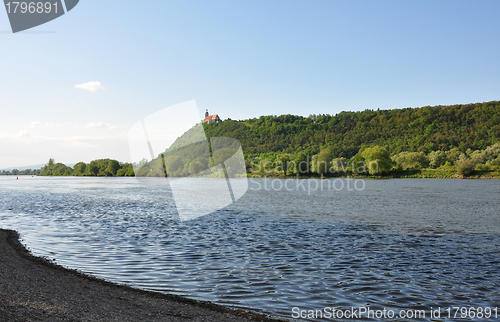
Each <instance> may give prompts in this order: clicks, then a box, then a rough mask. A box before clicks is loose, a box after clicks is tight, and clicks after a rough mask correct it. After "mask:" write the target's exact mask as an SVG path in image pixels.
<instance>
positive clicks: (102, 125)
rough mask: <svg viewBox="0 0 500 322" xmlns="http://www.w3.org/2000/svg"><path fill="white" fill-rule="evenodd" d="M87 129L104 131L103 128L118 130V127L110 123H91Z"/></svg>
mask: <svg viewBox="0 0 500 322" xmlns="http://www.w3.org/2000/svg"><path fill="white" fill-rule="evenodd" d="M85 128H86V129H103V128H109V129H111V130H113V129H116V126H114V125H111V124H109V123H104V122H97V123H94V122H92V123H90V124H87V125H86V126H85Z"/></svg>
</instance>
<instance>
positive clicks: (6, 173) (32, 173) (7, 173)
mask: <svg viewBox="0 0 500 322" xmlns="http://www.w3.org/2000/svg"><path fill="white" fill-rule="evenodd" d="M40 173H42V169H35V170H32V169H26V170H17V169H13V170H11V171H6V170H2V171H1V172H0V175H1V176H23V175H24V176H26V175H30V176H37V175H40Z"/></svg>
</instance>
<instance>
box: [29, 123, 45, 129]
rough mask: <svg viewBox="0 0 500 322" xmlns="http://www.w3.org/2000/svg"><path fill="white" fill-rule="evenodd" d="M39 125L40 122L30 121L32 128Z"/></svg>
mask: <svg viewBox="0 0 500 322" xmlns="http://www.w3.org/2000/svg"><path fill="white" fill-rule="evenodd" d="M41 125H42V123H41V122H31V125H30V128H32V129H34V128H35V127H39V126H41Z"/></svg>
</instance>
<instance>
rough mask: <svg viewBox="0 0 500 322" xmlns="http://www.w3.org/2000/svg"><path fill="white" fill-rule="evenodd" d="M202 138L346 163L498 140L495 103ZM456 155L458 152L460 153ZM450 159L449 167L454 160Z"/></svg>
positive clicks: (301, 122)
mask: <svg viewBox="0 0 500 322" xmlns="http://www.w3.org/2000/svg"><path fill="white" fill-rule="evenodd" d="M203 126H204V127H205V130H206V133H207V137H221V136H222V137H223V136H227V137H232V138H235V139H237V140H239V141H240V142H241V144H242V147H243V151H244V152H245V153H246V154H249V155H252V156H257V155H260V154H262V153H269V152H274V153H288V154H292V155H294V154H296V153H298V152H301V151H302V152H304V153H305V154H306V155H311V156H312V155H314V154H318V153H319V152H320V151H321V150H322V149H330V151H332V154H333V155H335V156H336V157H345V158H351V157H352V156H354V155H356V153H357V152H358V151H359V150H360V149H361V148H362V147H363V146H372V145H380V146H385V147H386V148H387V150H388V151H389V152H390V154H391V155H394V154H399V153H400V152H405V151H408V152H426V153H430V152H431V151H437V150H441V151H448V150H451V149H453V148H456V149H457V151H459V152H460V151H461V152H465V151H466V150H467V149H468V148H470V149H472V150H483V149H485V148H486V147H487V146H490V145H493V144H495V143H497V142H499V141H500V102H499V101H493V102H486V103H477V104H466V105H452V106H434V107H431V106H426V107H422V108H405V109H394V110H379V111H372V110H365V111H362V112H341V113H339V114H337V115H334V116H332V115H311V116H309V117H303V116H296V115H280V116H273V115H271V116H261V117H259V118H254V119H249V120H244V121H230V122H229V121H226V122H222V123H218V124H204V125H203ZM461 152H460V153H461ZM460 153H458V155H451V158H448V160H449V161H450V162H451V163H453V162H455V160H457V159H458V156H459V155H460Z"/></svg>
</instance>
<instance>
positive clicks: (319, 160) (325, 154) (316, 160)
mask: <svg viewBox="0 0 500 322" xmlns="http://www.w3.org/2000/svg"><path fill="white" fill-rule="evenodd" d="M331 161H332V152H331V151H330V149H323V150H321V152H320V153H318V154H317V155H315V156H313V162H312V166H313V169H312V170H313V171H314V172H316V173H318V174H325V173H327V172H328V170H329V168H330V162H331Z"/></svg>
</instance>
